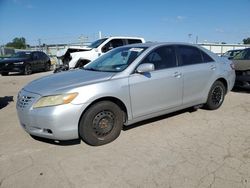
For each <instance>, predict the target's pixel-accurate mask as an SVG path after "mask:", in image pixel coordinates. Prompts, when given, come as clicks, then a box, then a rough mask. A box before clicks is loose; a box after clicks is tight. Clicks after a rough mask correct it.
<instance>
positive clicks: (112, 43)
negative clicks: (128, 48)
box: [102, 39, 123, 53]
mask: <svg viewBox="0 0 250 188" xmlns="http://www.w3.org/2000/svg"><path fill="white" fill-rule="evenodd" d="M119 46H123V40H122V39H113V40H111V41H109V42H108V43H107V44H106V45H105V46H104V47H103V48H102V52H103V53H106V52H107V51H109V50H111V49H113V48H117V47H119Z"/></svg>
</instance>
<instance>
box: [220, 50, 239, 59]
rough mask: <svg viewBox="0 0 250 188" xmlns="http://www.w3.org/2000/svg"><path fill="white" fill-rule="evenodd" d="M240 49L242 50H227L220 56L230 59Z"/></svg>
mask: <svg viewBox="0 0 250 188" xmlns="http://www.w3.org/2000/svg"><path fill="white" fill-rule="evenodd" d="M241 51H242V49H237V50H228V51H227V52H225V53H224V54H222V57H226V58H228V59H232V58H233V57H234V56H235V55H237V54H238V53H240V52H241Z"/></svg>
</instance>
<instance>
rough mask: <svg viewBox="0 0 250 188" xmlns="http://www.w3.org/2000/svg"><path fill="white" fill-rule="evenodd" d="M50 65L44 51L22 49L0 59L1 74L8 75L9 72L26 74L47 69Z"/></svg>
mask: <svg viewBox="0 0 250 188" xmlns="http://www.w3.org/2000/svg"><path fill="white" fill-rule="evenodd" d="M50 66H51V62H50V58H49V57H48V56H47V55H46V54H45V53H44V52H40V51H22V52H17V53H15V54H14V55H13V56H11V57H9V58H5V59H2V60H0V73H1V75H2V76H6V75H8V74H9V72H20V73H22V74H24V75H28V74H31V73H32V72H34V71H40V70H43V71H49V70H50Z"/></svg>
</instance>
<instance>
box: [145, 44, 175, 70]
mask: <svg viewBox="0 0 250 188" xmlns="http://www.w3.org/2000/svg"><path fill="white" fill-rule="evenodd" d="M142 63H152V64H154V67H155V70H161V69H165V68H172V67H176V66H177V65H176V55H175V49H174V47H172V46H164V47H160V48H157V49H155V50H153V51H152V52H151V53H150V54H149V55H148V56H147V57H146V58H145V59H144V60H143V61H142Z"/></svg>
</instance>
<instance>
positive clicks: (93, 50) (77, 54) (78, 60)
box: [54, 37, 145, 72]
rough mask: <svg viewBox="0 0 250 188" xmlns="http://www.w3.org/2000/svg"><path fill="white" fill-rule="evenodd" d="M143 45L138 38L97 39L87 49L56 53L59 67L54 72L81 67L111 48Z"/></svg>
mask: <svg viewBox="0 0 250 188" xmlns="http://www.w3.org/2000/svg"><path fill="white" fill-rule="evenodd" d="M135 43H145V40H144V39H143V38H139V37H108V38H102V39H99V40H97V41H95V42H93V43H92V44H90V45H89V46H87V47H79V48H75V47H74V48H68V49H66V50H62V51H60V52H59V53H58V55H57V57H58V59H59V61H62V62H63V64H61V63H59V64H60V66H59V67H58V68H57V69H56V70H55V71H54V72H60V71H61V70H68V69H74V68H78V67H82V66H84V65H86V64H87V63H89V62H91V61H93V60H95V59H96V58H98V57H99V56H101V55H103V54H105V53H106V52H108V51H109V50H111V49H113V48H117V47H119V46H124V45H128V44H135Z"/></svg>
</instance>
